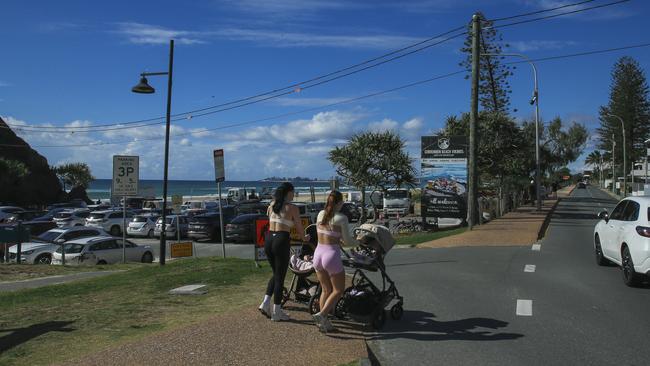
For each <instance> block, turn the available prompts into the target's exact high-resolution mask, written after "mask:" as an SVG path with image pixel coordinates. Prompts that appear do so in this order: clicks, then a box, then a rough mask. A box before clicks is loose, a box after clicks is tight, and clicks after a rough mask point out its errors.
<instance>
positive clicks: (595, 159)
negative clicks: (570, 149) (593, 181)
mask: <svg viewBox="0 0 650 366" xmlns="http://www.w3.org/2000/svg"><path fill="white" fill-rule="evenodd" d="M602 159H603V155H602V154H601V153H600V150H594V151H592V152H590V153H589V155H587V158H585V164H586V165H589V166H591V167H593V168H594V173H597V175H598V179H599V180H600V174H601V170H602V166H601V163H602Z"/></svg>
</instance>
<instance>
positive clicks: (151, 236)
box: [147, 229, 153, 238]
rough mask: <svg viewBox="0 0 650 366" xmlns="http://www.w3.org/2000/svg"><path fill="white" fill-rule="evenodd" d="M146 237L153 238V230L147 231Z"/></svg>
mask: <svg viewBox="0 0 650 366" xmlns="http://www.w3.org/2000/svg"><path fill="white" fill-rule="evenodd" d="M147 236H148V237H150V238H153V229H151V230H149V233H148V234H147Z"/></svg>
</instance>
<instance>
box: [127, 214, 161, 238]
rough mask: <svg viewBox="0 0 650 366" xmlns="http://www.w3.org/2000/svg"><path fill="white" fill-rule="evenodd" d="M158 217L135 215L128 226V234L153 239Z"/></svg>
mask: <svg viewBox="0 0 650 366" xmlns="http://www.w3.org/2000/svg"><path fill="white" fill-rule="evenodd" d="M156 220H158V215H149V214H143V215H135V216H133V219H132V220H131V221H130V222H129V223H128V224H127V226H126V233H127V234H128V235H131V236H141V237H149V238H153V236H154V230H155V229H156Z"/></svg>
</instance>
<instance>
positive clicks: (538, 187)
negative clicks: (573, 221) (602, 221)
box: [481, 53, 542, 211]
mask: <svg viewBox="0 0 650 366" xmlns="http://www.w3.org/2000/svg"><path fill="white" fill-rule="evenodd" d="M481 56H496V57H498V56H512V57H520V58H523V59H524V60H525V61H526V62H528V63H529V64H530V66H532V68H533V79H534V89H533V97H532V98H531V100H530V104H535V190H536V191H537V194H536V203H537V211H541V209H542V190H541V184H542V183H541V170H540V167H539V155H540V154H539V88H538V85H537V67H535V64H534V63H533V61H532V60H531V59H529V58H528V57H527V56H525V55H522V54H520V53H500V54H496V53H482V54H481Z"/></svg>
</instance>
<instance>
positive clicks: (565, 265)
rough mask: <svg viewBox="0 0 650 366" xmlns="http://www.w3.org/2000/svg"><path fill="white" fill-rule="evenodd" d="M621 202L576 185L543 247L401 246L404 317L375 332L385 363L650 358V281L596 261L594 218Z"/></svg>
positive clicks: (398, 263) (394, 267) (395, 266)
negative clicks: (632, 284) (635, 282)
mask: <svg viewBox="0 0 650 366" xmlns="http://www.w3.org/2000/svg"><path fill="white" fill-rule="evenodd" d="M615 203H616V201H615V200H613V199H612V198H611V197H610V196H609V195H607V194H606V193H604V192H602V191H600V190H598V189H595V188H592V187H589V188H587V189H576V190H575V191H574V193H573V194H572V195H571V196H570V197H569V198H566V199H564V200H563V201H562V202H560V204H559V205H558V207H557V210H556V212H555V213H554V214H553V216H552V219H551V223H550V226H549V228H548V231H547V235H546V237H545V239H543V240H542V242H541V245H540V247H539V248H536V249H539V250H533V247H497V248H494V247H490V248H487V247H486V248H481V247H477V248H445V249H395V250H393V251H392V252H391V253H390V254H389V256H388V257H387V265H388V268H387V270H388V272H389V274H390V275H391V277H392V278H393V279H394V280H395V281H396V283H397V285H398V288H399V289H400V291H401V293H402V295H403V296H404V298H405V311H404V317H403V318H402V319H401V320H399V321H395V320H391V319H389V320H388V321H387V323H386V325H385V327H384V329H383V330H382V331H381V332H378V333H374V334H370V335H369V341H368V344H369V346H370V349H371V351H372V352H373V353H374V354H375V355H376V356H377V358H378V359H379V360H380V361H381V364H382V365H614V364H625V365H647V364H649V363H650V307H649V304H650V286H646V287H645V288H629V287H627V286H625V285H624V284H623V281H622V278H621V273H620V270H619V269H618V268H616V267H598V266H597V265H596V263H595V259H594V253H593V241H592V237H593V228H594V225H595V223H596V221H597V220H596V219H595V215H596V213H597V212H599V211H601V210H602V209H604V208H607V209H608V210H609V211H610V212H611V209H612V208H613V206H614V205H615ZM532 266H535V267H534V268H533V267H532ZM525 269H526V270H528V272H526V271H525ZM518 304H519V306H518ZM518 313H519V314H518Z"/></svg>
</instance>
